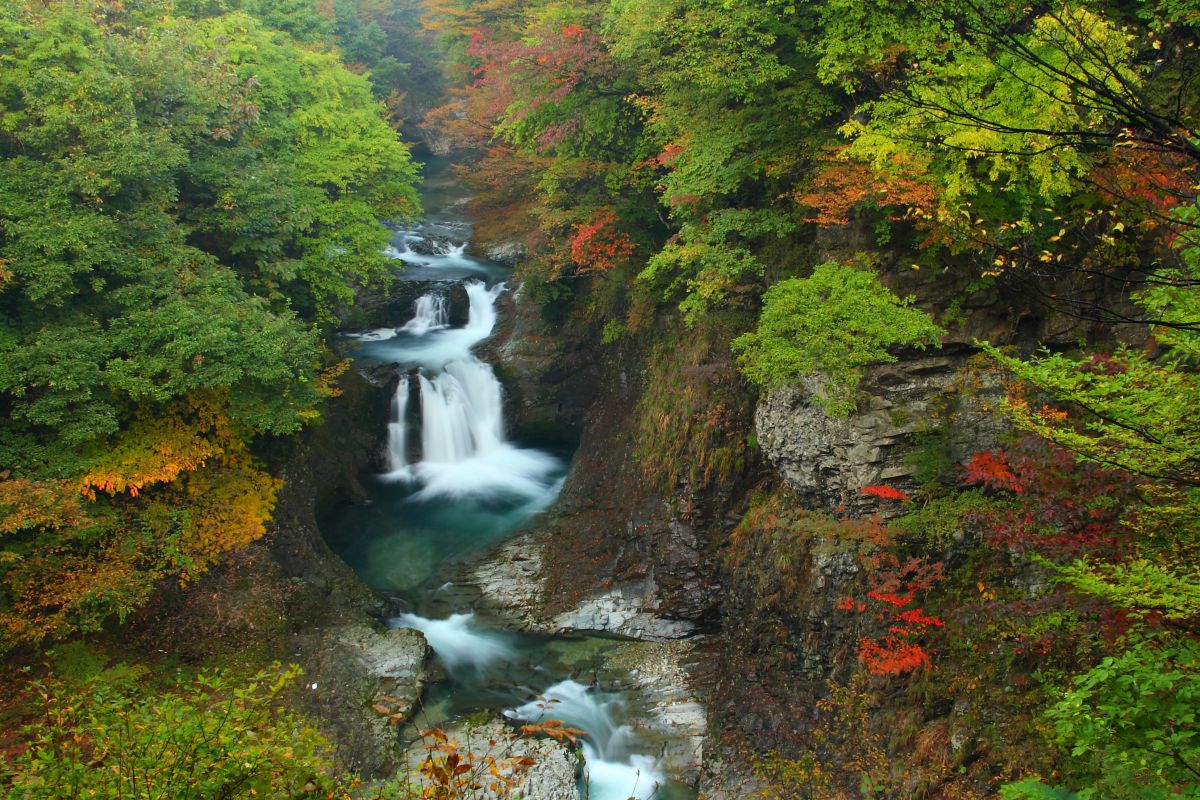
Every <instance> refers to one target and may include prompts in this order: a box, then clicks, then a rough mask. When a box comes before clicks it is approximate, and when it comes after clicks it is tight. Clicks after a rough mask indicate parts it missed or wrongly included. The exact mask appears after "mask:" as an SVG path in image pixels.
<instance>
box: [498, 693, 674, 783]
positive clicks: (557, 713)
mask: <svg viewBox="0 0 1200 800" xmlns="http://www.w3.org/2000/svg"><path fill="white" fill-rule="evenodd" d="M624 710H625V703H624V701H623V700H622V699H621V698H620V697H619V696H616V695H610V694H605V693H603V692H599V691H596V690H594V689H592V688H591V687H589V686H585V685H583V684H582V683H579V682H577V681H574V680H570V679H568V680H564V681H560V682H558V683H556V684H554V685H553V686H551V687H550V688H548V689H546V691H545V692H543V693H542V695H541V696H540V697H539V698H537V699H534V700H531V701H530V702H528V703H525V704H524V705H521V706H517V707H516V708H513V709H510V710H509V711H508V712H507V714H508V716H510V717H511V718H513V719H518V720H522V721H525V722H539V721H544V720H547V719H557V720H561V721H562V722H563V724H565V725H567V726H568V727H571V728H576V729H579V730H582V731H584V734H585V735H584V736H583V755H584V768H583V777H582V780H581V783H582V786H581V789H582V794H583V796H584V797H586V798H588V800H629V798H637V800H649V798H651V797H653V796H655V794H656V793H657V792H658V791H659V790H660V789H661V788H662V787H663V785H664V784H665V783H666V780H667V777H666V775H665V774H664V772H663V770H662V767H661V766H660V764H659V762H658V759H656V758H655V757H653V756H650V755H645V754H640V753H636V752H634V749H635V747H636V742H637V740H636V738H635V736H634V733H633V729H632V728H631V727H630V726H629V725H625V724H621V723H620V722H619V721H618V720H619V719H620V717H621V715H622V712H623V711H624Z"/></svg>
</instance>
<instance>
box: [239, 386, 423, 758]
mask: <svg viewBox="0 0 1200 800" xmlns="http://www.w3.org/2000/svg"><path fill="white" fill-rule="evenodd" d="M340 385H341V388H342V390H343V394H342V396H341V397H339V398H337V400H336V401H335V402H333V403H331V404H330V406H329V408H328V410H327V412H326V415H325V418H324V420H323V422H322V424H321V425H319V426H317V427H314V428H312V429H310V430H309V431H308V432H307V433H306V435H305V436H304V437H303V438H302V439H301V440H300V441H299V442H298V443H297V446H296V448H295V450H294V452H293V453H292V456H291V458H289V459H288V461H287V462H286V465H285V468H284V470H283V475H282V477H283V478H284V479H285V483H284V487H283V489H282V491H281V492H280V496H279V501H278V505H277V507H276V512H275V515H274V518H273V521H272V526H271V531H270V533H269V534H268V538H267V540H266V544H265V547H266V549H267V550H268V555H269V558H270V560H271V561H273V562H274V563H275V564H276V565H277V568H278V569H279V570H280V571H281V572H282V574H283V577H284V580H286V581H287V583H288V586H289V587H290V592H289V598H290V599H289V601H288V603H287V605H286V607H284V608H282V609H281V610H280V615H281V617H282V618H283V620H284V627H283V630H282V631H281V632H280V634H279V635H280V637H281V641H278V642H274V643H265V644H267V645H269V646H270V647H271V648H273V649H275V650H276V651H278V652H280V655H281V656H282V657H283V658H284V659H286V660H288V661H294V662H296V663H299V664H300V666H301V667H302V668H303V669H304V678H303V680H304V684H303V686H302V687H301V691H300V694H299V706H300V708H301V710H303V711H304V712H306V713H308V714H309V715H311V716H312V717H314V718H315V720H316V722H317V725H318V727H319V728H320V729H321V730H322V731H323V732H324V733H325V734H326V736H327V737H328V738H329V739H330V740H331V741H333V742H334V743H335V747H336V750H335V754H334V755H335V756H336V758H337V760H338V761H339V762H340V763H341V764H342V765H343V766H345V767H347V768H349V769H352V770H354V771H355V772H357V773H359V774H361V775H366V776H382V775H386V774H389V773H390V771H391V770H392V769H394V768H395V766H396V764H397V763H398V761H399V756H400V752H399V747H398V740H397V736H396V727H395V726H392V725H389V724H388V721H387V719H386V718H385V717H384V716H383V715H382V714H381V713H379V712H378V711H377V710H375V709H373V708H372V706H374V705H379V704H380V703H381V699H382V698H394V699H395V702H393V701H388V702H387V703H384V705H387V706H388V708H389V710H392V711H395V712H398V713H401V714H407V713H408V711H409V710H411V708H412V705H413V704H414V703H415V702H416V701H417V699H418V698H419V696H420V692H421V688H422V685H423V681H424V674H425V673H424V662H425V658H426V654H427V648H426V645H425V641H424V638H423V637H421V636H420V635H419V634H416V635H414V634H415V632H410V631H387V630H385V629H383V628H382V627H380V626H378V625H377V624H375V623H374V622H373V621H372V618H373V617H379V616H381V615H384V614H386V613H387V612H388V611H389V604H388V603H387V601H386V600H385V599H384V598H382V597H380V596H379V595H377V594H376V593H375V592H373V591H372V590H371V589H369V588H368V587H367V586H366V585H365V584H364V583H363V582H362V581H361V580H360V579H359V578H358V576H357V575H355V574H354V572H353V570H351V569H350V568H349V567H348V566H347V565H346V563H345V562H343V561H342V560H341V559H340V558H338V557H337V555H335V554H334V553H333V552H332V551H331V550H330V549H329V547H328V545H326V544H325V541H324V540H323V539H322V538H321V534H320V531H319V530H318V528H317V509H318V507H320V505H322V504H325V503H332V502H335V501H337V500H339V499H347V498H353V497H359V496H362V495H363V494H365V493H364V492H363V490H362V487H361V486H360V485H359V482H358V476H359V474H361V473H362V472H364V471H365V470H366V469H367V468H368V467H369V465H370V464H371V462H372V459H374V458H375V456H376V453H377V452H378V451H379V449H380V446H381V442H380V441H379V439H380V434H379V431H381V430H383V428H384V426H383V421H384V420H386V419H387V417H386V414H387V413H388V411H387V409H388V402H389V393H390V392H389V387H388V386H386V385H374V384H372V383H371V382H369V381H367V380H365V379H364V378H363V377H362V376H361V375H359V374H358V373H357V372H355V371H353V370H352V371H351V372H348V373H347V374H346V375H345V376H344V377H343V379H342V381H341V384H340ZM375 420H377V421H378V424H376V423H375V422H374V421H375ZM364 421H366V422H364ZM258 546H260V547H261V546H262V545H258Z"/></svg>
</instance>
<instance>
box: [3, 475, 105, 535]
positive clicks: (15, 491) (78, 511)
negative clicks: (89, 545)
mask: <svg viewBox="0 0 1200 800" xmlns="http://www.w3.org/2000/svg"><path fill="white" fill-rule="evenodd" d="M9 476H10V473H9V472H8V471H7V470H6V471H5V472H3V473H0V534H5V533H9V534H12V533H19V532H21V531H36V530H47V529H58V528H68V527H73V526H76V525H82V524H83V523H84V520H85V519H86V515H85V512H84V510H83V507H82V505H81V503H80V498H79V494H78V493H77V492H76V491H75V490H74V486H72V485H71V484H70V483H69V482H64V481H34V480H29V479H27V478H12V477H9Z"/></svg>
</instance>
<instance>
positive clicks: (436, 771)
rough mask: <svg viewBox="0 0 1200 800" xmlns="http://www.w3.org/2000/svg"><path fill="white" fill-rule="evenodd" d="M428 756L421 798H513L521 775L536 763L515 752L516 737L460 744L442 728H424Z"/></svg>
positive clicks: (506, 735) (507, 735) (423, 766)
mask: <svg viewBox="0 0 1200 800" xmlns="http://www.w3.org/2000/svg"><path fill="white" fill-rule="evenodd" d="M421 737H422V738H423V739H424V740H425V759H424V760H423V761H422V762H421V765H420V767H419V769H418V771H419V772H420V773H421V775H422V776H423V777H424V781H423V784H424V785H423V786H421V793H420V797H421V798H422V800H461V799H462V798H466V797H483V796H486V797H494V798H496V800H506V798H510V797H513V796H514V795H513V792H514V790H515V789H516V788H518V787H519V785H520V783H521V781H522V776H523V775H524V773H525V772H527V771H528V770H529V768H530V767H532V766H534V765H535V764H536V763H537V762H536V761H534V760H533V759H532V758H530V757H528V756H521V755H512V754H511V750H512V746H513V744H514V742H515V741H516V739H515V737H514V736H513V735H512V734H510V733H508V732H503V733H498V734H497V735H496V736H495V738H489V739H487V740H486V744H485V743H484V742H470V741H468V743H467V745H466V746H462V747H460V746H459V744H458V742H456V741H455V740H454V739H452V738H451V737H450V736H449V735H448V734H447V733H446V732H445V731H443V730H442V729H441V728H429V729H428V730H423V731H421Z"/></svg>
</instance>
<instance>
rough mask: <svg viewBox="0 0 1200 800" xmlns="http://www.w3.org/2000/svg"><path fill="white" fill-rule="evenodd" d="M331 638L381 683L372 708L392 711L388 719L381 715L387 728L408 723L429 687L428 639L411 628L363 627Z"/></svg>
mask: <svg viewBox="0 0 1200 800" xmlns="http://www.w3.org/2000/svg"><path fill="white" fill-rule="evenodd" d="M330 638H331V639H332V640H333V641H336V642H337V643H338V644H339V645H341V646H342V647H343V648H345V649H346V650H347V651H349V653H350V654H351V656H352V657H353V658H354V659H355V660H356V661H357V662H358V665H359V666H360V668H361V670H362V671H363V672H364V673H365V674H367V675H370V676H372V677H374V678H375V679H376V680H377V681H378V684H379V685H378V688H377V690H376V691H375V694H374V697H372V698H371V701H370V703H369V705H371V706H372V707H376V706H379V707H384V708H387V709H388V711H389V712H390V713H389V715H388V718H386V719H385V718H384V717H383V715H382V712H380V719H381V720H383V721H384V724H389V725H390V724H395V723H399V722H402V721H404V720H405V719H407V717H408V715H409V714H410V713H411V712H412V710H413V708H414V707H415V706H416V704H417V701H418V700H420V699H421V690H422V689H423V688H424V686H425V674H426V670H425V661H426V659H427V658H428V657H429V643H428V642H426V641H425V636H424V635H423V634H422V633H421V632H420V631H416V630H412V629H411V628H397V629H386V630H380V629H379V628H377V627H376V626H374V625H368V624H366V623H361V624H357V625H347V626H345V627H343V628H340V629H337V630H335V631H333V632H332V635H331V636H330Z"/></svg>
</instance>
